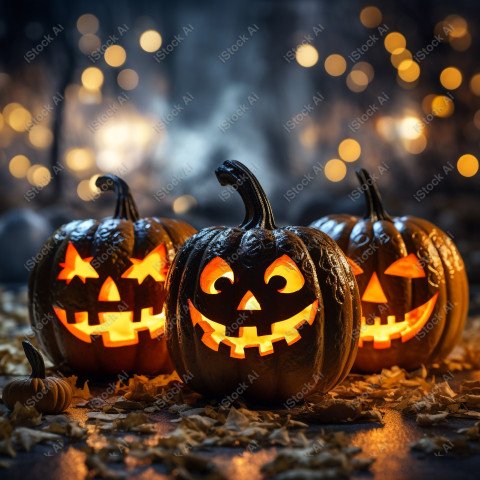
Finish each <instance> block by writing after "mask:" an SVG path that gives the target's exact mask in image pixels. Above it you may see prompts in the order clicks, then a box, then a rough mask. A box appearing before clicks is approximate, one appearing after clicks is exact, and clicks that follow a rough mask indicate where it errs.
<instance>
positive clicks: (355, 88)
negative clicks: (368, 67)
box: [347, 70, 368, 93]
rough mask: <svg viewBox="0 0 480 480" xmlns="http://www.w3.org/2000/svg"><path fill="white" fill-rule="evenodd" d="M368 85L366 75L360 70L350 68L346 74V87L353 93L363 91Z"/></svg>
mask: <svg viewBox="0 0 480 480" xmlns="http://www.w3.org/2000/svg"><path fill="white" fill-rule="evenodd" d="M367 85H368V77H367V75H366V73H364V72H362V71H361V70H352V71H351V72H350V73H349V74H348V75H347V87H348V88H349V89H350V90H351V91H352V92H355V93H359V92H363V91H364V90H365V89H366V88H367Z"/></svg>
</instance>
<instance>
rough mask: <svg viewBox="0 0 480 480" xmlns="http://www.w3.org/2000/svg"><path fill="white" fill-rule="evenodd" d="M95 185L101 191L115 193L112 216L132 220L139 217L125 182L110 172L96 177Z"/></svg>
mask: <svg viewBox="0 0 480 480" xmlns="http://www.w3.org/2000/svg"><path fill="white" fill-rule="evenodd" d="M95 185H96V186H97V187H98V188H99V189H100V190H102V192H107V191H110V192H115V193H116V194H117V205H116V206H115V213H114V215H113V218H122V219H124V220H130V221H132V222H135V221H137V220H138V219H139V218H140V215H139V214H138V210H137V206H136V205H135V201H134V200H133V197H132V194H131V193H130V189H129V188H128V185H127V184H126V182H125V181H124V180H122V179H121V178H120V177H117V176H116V175H112V174H108V175H102V176H101V177H98V178H97V180H96V182H95Z"/></svg>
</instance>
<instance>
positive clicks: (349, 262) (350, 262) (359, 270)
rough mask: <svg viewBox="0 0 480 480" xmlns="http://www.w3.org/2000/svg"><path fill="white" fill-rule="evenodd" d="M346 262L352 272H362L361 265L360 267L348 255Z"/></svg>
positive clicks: (356, 273) (358, 273) (357, 273)
mask: <svg viewBox="0 0 480 480" xmlns="http://www.w3.org/2000/svg"><path fill="white" fill-rule="evenodd" d="M347 262H348V264H349V265H350V267H351V268H352V272H353V274H354V275H360V274H362V273H363V269H362V267H360V265H359V264H358V263H357V262H354V261H353V260H352V259H351V258H348V257H347Z"/></svg>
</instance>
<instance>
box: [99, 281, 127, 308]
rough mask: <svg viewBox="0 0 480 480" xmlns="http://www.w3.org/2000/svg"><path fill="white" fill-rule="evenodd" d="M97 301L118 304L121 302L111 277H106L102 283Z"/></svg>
mask: <svg viewBox="0 0 480 480" xmlns="http://www.w3.org/2000/svg"><path fill="white" fill-rule="evenodd" d="M98 299H99V300H100V301H101V302H119V301H120V300H121V299H120V293H119V292H118V288H117V285H116V284H115V282H114V281H113V279H112V277H108V278H107V279H106V280H105V282H103V285H102V288H101V289H100V293H99V294H98Z"/></svg>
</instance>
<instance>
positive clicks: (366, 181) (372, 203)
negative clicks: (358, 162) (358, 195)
mask: <svg viewBox="0 0 480 480" xmlns="http://www.w3.org/2000/svg"><path fill="white" fill-rule="evenodd" d="M355 173H356V174H357V177H358V180H359V182H360V188H361V190H362V191H363V192H364V193H365V200H366V204H367V213H366V214H365V218H369V219H370V220H371V221H372V222H376V221H377V220H389V221H392V218H391V217H390V215H389V214H388V213H387V212H386V211H385V209H384V208H383V204H382V197H381V196H380V192H379V191H378V188H377V185H376V183H375V180H374V179H373V178H372V176H371V175H370V174H369V173H368V172H367V171H366V170H365V169H364V168H361V169H360V170H357V171H356V172H355Z"/></svg>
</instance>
